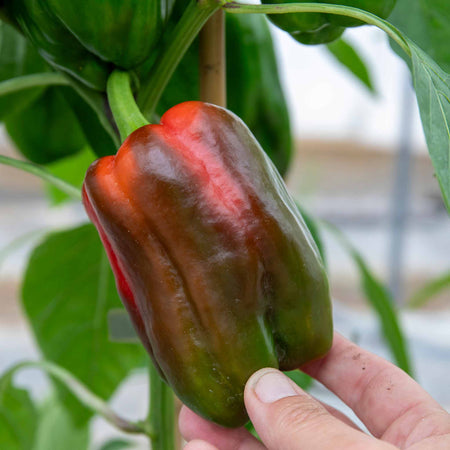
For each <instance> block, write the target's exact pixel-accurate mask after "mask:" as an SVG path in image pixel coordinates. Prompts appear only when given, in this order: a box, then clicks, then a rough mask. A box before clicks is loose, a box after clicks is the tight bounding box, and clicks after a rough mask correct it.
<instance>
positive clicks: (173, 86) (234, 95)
mask: <svg viewBox="0 0 450 450" xmlns="http://www.w3.org/2000/svg"><path fill="white" fill-rule="evenodd" d="M185 7H186V4H184V5H181V6H180V5H177V6H176V8H175V10H174V14H173V16H172V17H171V20H170V22H171V24H173V23H174V22H176V20H177V18H179V17H180V16H181V14H182V13H183V11H184V9H185ZM225 30H226V47H227V49H229V51H228V52H227V61H226V70H227V84H228V89H227V108H228V109H230V110H231V111H232V112H234V113H235V114H237V115H238V116H239V117H240V118H241V119H242V120H243V121H244V122H245V123H246V124H247V126H248V127H249V128H250V130H251V131H252V133H253V134H254V135H255V137H256V139H257V140H258V142H259V143H260V144H261V146H262V148H263V149H264V151H265V152H266V153H267V154H268V155H269V157H270V159H271V160H272V161H273V162H274V164H275V166H276V167H277V169H278V171H279V172H280V173H281V175H285V173H286V171H287V168H288V166H289V162H290V160H291V156H292V133H291V127H290V121H289V113H288V108H287V104H286V98H285V95H284V92H283V89H282V86H281V82H280V76H279V70H278V64H277V58H276V54H275V48H274V44H273V40H272V35H271V33H270V29H269V24H268V21H267V19H266V17H264V15H262V14H227V15H226V26H225ZM198 52H199V46H198V40H197V41H194V43H193V44H192V45H191V47H190V48H189V50H188V51H187V53H186V54H185V56H184V57H183V59H182V60H181V62H180V64H179V65H178V67H177V69H176V71H175V73H174V75H173V76H172V79H171V81H170V82H169V85H168V88H167V89H166V90H165V92H164V94H163V96H162V98H161V101H160V102H159V105H158V113H159V114H160V115H162V114H163V113H164V111H167V110H168V109H169V108H170V107H172V106H174V105H176V104H178V103H181V102H183V101H187V100H196V99H199V97H200V93H199V84H200V83H199V70H198V58H199V54H198ZM150 70H151V67H149V68H148V70H147V71H145V72H143V73H140V76H141V77H142V79H145V78H146V77H148V73H149V71H150Z"/></svg>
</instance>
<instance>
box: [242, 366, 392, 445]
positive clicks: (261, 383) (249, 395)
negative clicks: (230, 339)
mask: <svg viewBox="0 0 450 450" xmlns="http://www.w3.org/2000/svg"><path fill="white" fill-rule="evenodd" d="M245 405H246V407H247V411H248V414H249V416H250V419H251V420H252V422H253V425H254V426H255V429H256V431H257V432H258V434H259V436H260V437H261V439H262V441H263V442H264V444H265V445H266V446H267V447H268V448H269V449H270V450H278V449H279V450H281V449H282V450H302V449H308V450H315V449H320V450H328V449H330V450H331V449H333V450H344V449H345V450H347V449H349V448H361V449H365V450H375V449H377V450H382V449H383V450H387V449H392V448H394V447H392V446H390V445H389V444H385V443H381V442H380V441H377V440H375V439H374V438H372V437H370V436H368V435H366V434H364V433H362V432H361V431H358V430H355V429H354V428H351V427H349V426H348V425H346V424H344V423H343V422H341V421H340V420H338V419H337V418H335V417H333V416H332V415H331V414H329V413H328V411H327V410H326V409H325V408H324V407H323V406H322V405H321V404H320V403H319V402H318V401H317V400H315V399H314V398H313V397H311V396H310V395H308V394H307V393H305V392H304V391H303V390H302V389H300V388H299V387H298V386H297V385H296V384H295V383H294V382H293V381H292V380H290V379H289V378H288V377H286V376H285V375H283V374H282V373H281V372H279V371H278V370H275V369H262V370H259V371H258V372H256V373H255V374H254V375H253V376H252V377H251V378H250V379H249V380H248V382H247V385H246V388H245Z"/></svg>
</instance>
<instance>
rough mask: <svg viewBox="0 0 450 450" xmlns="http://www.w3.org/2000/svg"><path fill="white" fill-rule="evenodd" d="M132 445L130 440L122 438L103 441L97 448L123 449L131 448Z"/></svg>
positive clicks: (108, 449) (102, 449)
mask: <svg viewBox="0 0 450 450" xmlns="http://www.w3.org/2000/svg"><path fill="white" fill-rule="evenodd" d="M132 445H133V443H132V442H130V441H126V440H124V439H112V440H110V441H108V442H105V443H104V444H103V445H102V446H101V447H100V448H99V450H123V449H127V448H131V447H132Z"/></svg>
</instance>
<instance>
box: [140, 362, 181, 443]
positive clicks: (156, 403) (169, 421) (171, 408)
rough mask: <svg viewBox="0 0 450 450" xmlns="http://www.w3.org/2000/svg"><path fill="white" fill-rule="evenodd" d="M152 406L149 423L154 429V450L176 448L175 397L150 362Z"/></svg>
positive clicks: (152, 439)
mask: <svg viewBox="0 0 450 450" xmlns="http://www.w3.org/2000/svg"><path fill="white" fill-rule="evenodd" d="M148 370H149V383H150V389H149V390H150V392H149V395H150V408H149V412H148V418H147V425H148V428H149V429H150V430H152V436H151V438H150V440H151V444H152V450H174V449H175V398H174V395H173V392H172V390H171V389H170V387H169V386H167V385H166V383H164V381H163V380H162V379H161V377H160V376H159V374H158V372H157V371H156V369H155V366H154V365H153V363H152V362H151V361H150V363H149V369H148Z"/></svg>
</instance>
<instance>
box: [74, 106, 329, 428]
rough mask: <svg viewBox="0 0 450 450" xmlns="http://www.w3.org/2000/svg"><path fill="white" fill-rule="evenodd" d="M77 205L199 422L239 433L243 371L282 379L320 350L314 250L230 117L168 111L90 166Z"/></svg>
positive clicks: (323, 301)
mask: <svg viewBox="0 0 450 450" xmlns="http://www.w3.org/2000/svg"><path fill="white" fill-rule="evenodd" d="M83 199H84V204H85V207H86V210H87V213H88V215H89V217H90V218H91V220H92V222H93V223H94V224H95V225H96V227H97V229H98V231H99V234H100V237H101V239H102V241H103V244H104V246H105V248H106V250H107V253H108V257H109V260H110V262H111V265H112V268H113V271H114V273H115V277H116V283H117V287H118V291H119V293H120V296H121V298H122V301H123V303H124V305H125V307H126V308H127V309H128V311H129V313H130V315H131V318H132V320H133V322H134V325H135V327H136V330H137V332H138V334H139V336H140V337H141V339H142V341H143V343H144V345H145V347H146V348H147V350H148V351H149V353H150V355H151V356H152V358H153V360H154V362H155V364H156V366H157V367H158V369H159V371H160V373H161V374H162V376H163V377H164V379H165V380H166V381H167V382H168V383H169V384H170V386H172V388H173V389H174V391H175V393H176V394H177V395H178V396H179V398H180V399H181V400H182V401H183V402H184V403H185V404H187V405H188V406H189V407H190V408H192V409H193V410H194V411H196V412H197V413H199V414H201V415H202V416H204V417H206V418H208V419H211V420H213V421H215V422H217V423H219V424H221V425H225V426H233V427H234V426H239V425H242V424H243V423H245V422H246V420H247V415H246V412H245V408H244V402H243V390H244V385H245V382H246V381H247V379H248V378H249V376H250V375H251V374H252V373H253V372H254V371H256V370H257V369H260V368H262V367H267V366H270V367H279V368H280V369H282V370H291V369H294V368H297V367H299V366H300V365H301V364H303V363H305V362H306V361H310V360H312V359H315V358H318V357H320V356H322V355H324V354H325V353H326V352H327V350H328V349H329V347H330V345H331V340H332V319H331V307H330V298H329V289H328V282H327V277H326V274H325V270H324V267H323V264H322V261H321V259H320V256H319V253H318V250H317V248H316V246H315V244H314V241H313V239H312V237H311V235H310V234H309V231H308V229H307V228H306V226H305V224H304V222H303V220H302V217H301V216H300V214H299V212H298V210H297V208H296V206H295V204H294V202H293V200H292V198H291V197H290V196H289V194H288V193H287V191H286V188H285V185H284V183H283V181H282V179H281V177H280V176H279V174H278V172H277V171H276V169H275V167H274V166H273V164H272V163H271V161H270V160H269V158H268V157H267V156H266V155H265V153H264V152H263V150H262V149H261V147H260V146H259V144H258V143H257V142H256V140H255V138H254V137H253V136H252V134H251V133H250V131H249V129H248V128H247V127H246V126H245V124H244V123H243V122H242V121H241V120H240V119H239V118H238V117H237V116H235V115H234V114H233V113H231V112H229V111H227V110H225V109H223V108H220V107H217V106H214V105H210V104H207V103H201V102H186V103H181V104H179V105H177V106H175V107H173V108H171V109H170V110H169V111H168V112H166V113H165V114H164V116H163V117H162V119H161V123H160V124H158V125H147V126H144V127H141V128H139V129H137V130H136V131H135V132H133V133H132V134H131V135H130V136H129V137H128V138H127V139H126V141H125V142H124V143H123V145H122V147H121V148H120V149H119V151H118V153H117V155H116V156H107V157H104V158H101V159H99V160H98V161H96V162H94V163H93V164H92V165H91V167H90V168H89V170H88V172H87V175H86V178H85V182H84V185H83Z"/></svg>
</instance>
